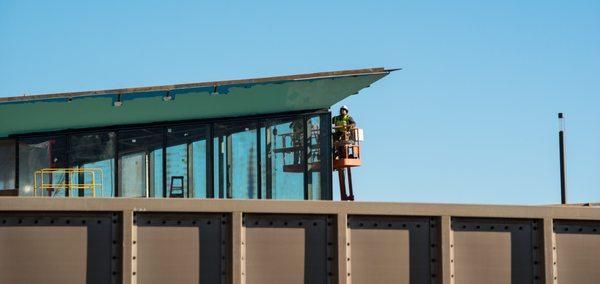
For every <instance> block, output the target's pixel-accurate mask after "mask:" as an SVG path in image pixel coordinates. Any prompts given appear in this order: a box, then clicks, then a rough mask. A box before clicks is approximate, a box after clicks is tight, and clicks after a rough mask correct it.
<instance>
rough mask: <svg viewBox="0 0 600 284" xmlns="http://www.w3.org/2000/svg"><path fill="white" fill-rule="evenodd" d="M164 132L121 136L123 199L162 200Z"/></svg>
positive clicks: (134, 132)
mask: <svg viewBox="0 0 600 284" xmlns="http://www.w3.org/2000/svg"><path fill="white" fill-rule="evenodd" d="M162 144H163V131H162V128H144V129H134V130H126V131H120V132H119V145H118V147H119V173H118V174H119V190H120V196H124V197H147V196H150V197H162V192H163V184H162Z"/></svg>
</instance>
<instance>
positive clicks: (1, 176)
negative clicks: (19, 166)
mask: <svg viewBox="0 0 600 284" xmlns="http://www.w3.org/2000/svg"><path fill="white" fill-rule="evenodd" d="M3 189H15V141H14V140H0V190H3Z"/></svg>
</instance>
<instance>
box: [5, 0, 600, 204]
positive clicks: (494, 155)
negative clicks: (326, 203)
mask: <svg viewBox="0 0 600 284" xmlns="http://www.w3.org/2000/svg"><path fill="white" fill-rule="evenodd" d="M124 2H127V3H124ZM248 2H249V1H239V2H237V1H213V2H212V3H208V1H96V2H94V3H92V2H90V1H7V0H4V1H0V96H15V95H22V94H41V93H53V92H64V91H78V90H89V89H105V88H119V87H134V86H145V85H160V84H172V83H183V82H198V81H200V82H201V81H211V80H224V79H237V78H251V77H262V76H270V75H284V74H295V73H304V72H316V71H326V70H338V69H352V68H364V67H375V66H383V67H387V68H397V67H400V68H403V70H402V71H397V72H394V73H393V74H392V75H390V76H388V77H387V78H385V79H384V80H382V81H380V82H378V83H376V84H374V85H373V86H371V88H368V89H366V90H364V91H363V92H361V93H360V94H359V95H356V96H353V97H351V98H349V99H347V100H345V101H343V103H344V104H347V105H348V106H350V108H351V114H352V115H353V116H354V118H355V119H356V120H357V121H358V124H359V126H360V127H362V128H364V129H365V133H366V139H367V141H366V142H365V143H364V149H363V155H364V166H363V167H361V168H359V169H356V170H355V171H354V172H353V174H354V179H355V185H356V190H357V195H358V198H359V199H360V200H376V201H403V202H444V203H497V204H548V203H558V202H560V195H559V177H558V171H559V168H558V143H557V138H556V135H557V134H556V131H557V121H556V113H557V112H564V113H565V115H566V117H567V138H566V139H567V140H566V143H567V147H568V148H567V167H568V186H569V189H568V190H569V201H570V202H594V201H595V202H600V80H599V79H598V78H599V74H600V1H410V2H409V1H336V2H333V1H330V2H327V3H324V2H325V1H296V2H294V3H290V2H289V1H261V2H260V3H248ZM337 107H339V105H336V106H335V107H334V108H337Z"/></svg>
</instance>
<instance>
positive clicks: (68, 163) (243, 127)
mask: <svg viewBox="0 0 600 284" xmlns="http://www.w3.org/2000/svg"><path fill="white" fill-rule="evenodd" d="M329 122H330V114H329V113H328V112H321V113H312V114H294V115H288V116H285V115H278V116H273V117H261V118H247V119H243V118H238V119H235V120H229V121H226V120H222V121H216V122H199V123H186V124H167V123H165V124H164V125H157V124H155V125H152V126H147V127H144V126H134V127H114V128H111V129H109V130H103V131H94V132H92V131H91V130H87V131H79V132H72V133H65V134H61V135H55V136H44V137H41V136H40V137H27V136H21V137H17V139H16V140H17V141H18V151H17V150H16V149H15V145H14V142H13V144H11V143H10V142H9V141H10V140H7V141H8V142H3V141H0V157H2V159H1V160H0V161H1V163H7V164H10V165H12V167H10V166H2V164H0V189H2V188H11V187H15V186H18V187H19V195H21V196H30V195H33V190H34V187H35V181H34V173H35V172H36V171H39V170H41V169H59V168H62V169H68V170H69V171H70V174H69V173H64V172H56V173H51V174H48V175H45V177H44V182H45V183H52V184H60V183H62V184H63V185H64V184H67V185H72V186H73V187H76V189H75V190H72V191H71V192H67V191H65V190H53V189H52V188H50V190H48V189H46V190H45V191H44V195H52V196H69V197H81V196H91V194H92V192H91V190H89V189H88V188H79V189H77V187H81V185H82V184H88V183H90V182H91V181H92V177H91V176H90V175H88V172H89V171H97V172H101V173H102V176H101V177H96V178H95V181H96V183H99V184H101V187H100V188H97V189H96V191H95V192H96V197H114V196H119V197H154V198H165V197H166V198H233V199H300V200H301V199H331V198H332V197H331V157H330V155H331V154H330V153H331V149H330V147H331V141H330V139H331V138H330V131H329V127H330V125H329ZM321 129H326V130H327V131H321ZM17 152H18V155H15V153H17ZM15 156H17V157H16V159H15ZM4 157H6V158H4ZM14 165H18V171H14V167H15V166H14ZM11 169H12V170H11ZM15 176H18V177H17V178H18V184H15ZM11 178H12V179H11ZM40 192H41V191H40ZM38 195H39V194H38Z"/></svg>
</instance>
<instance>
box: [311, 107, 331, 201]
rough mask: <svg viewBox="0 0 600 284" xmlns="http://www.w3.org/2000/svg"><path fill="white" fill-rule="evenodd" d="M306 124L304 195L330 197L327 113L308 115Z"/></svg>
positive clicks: (328, 125) (329, 152)
mask: <svg viewBox="0 0 600 284" xmlns="http://www.w3.org/2000/svg"><path fill="white" fill-rule="evenodd" d="M306 126H307V135H308V139H307V143H308V145H307V146H308V147H307V153H306V160H307V165H306V166H307V169H308V176H307V179H306V182H307V185H306V190H307V192H306V197H307V198H308V199H326V200H327V199H332V197H331V131H330V119H329V115H325V114H322V115H315V116H310V117H308V118H307V120H306ZM322 130H323V131H322Z"/></svg>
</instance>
